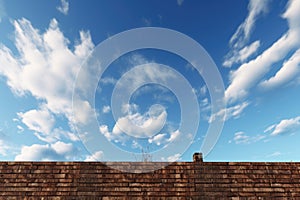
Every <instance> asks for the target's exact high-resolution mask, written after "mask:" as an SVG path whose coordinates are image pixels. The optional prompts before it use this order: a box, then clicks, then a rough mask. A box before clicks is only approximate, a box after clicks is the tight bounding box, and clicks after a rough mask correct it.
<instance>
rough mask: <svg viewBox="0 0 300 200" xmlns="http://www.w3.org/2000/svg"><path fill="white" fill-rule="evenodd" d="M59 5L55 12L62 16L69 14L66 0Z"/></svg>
mask: <svg viewBox="0 0 300 200" xmlns="http://www.w3.org/2000/svg"><path fill="white" fill-rule="evenodd" d="M60 3H61V5H59V6H57V7H56V8H57V10H58V11H59V12H61V13H62V14H64V15H67V14H68V12H69V2H68V1H67V0H60Z"/></svg>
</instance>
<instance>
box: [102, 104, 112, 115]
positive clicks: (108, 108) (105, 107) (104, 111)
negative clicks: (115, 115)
mask: <svg viewBox="0 0 300 200" xmlns="http://www.w3.org/2000/svg"><path fill="white" fill-rule="evenodd" d="M102 112H103V113H109V112H110V106H108V105H107V106H103V108H102Z"/></svg>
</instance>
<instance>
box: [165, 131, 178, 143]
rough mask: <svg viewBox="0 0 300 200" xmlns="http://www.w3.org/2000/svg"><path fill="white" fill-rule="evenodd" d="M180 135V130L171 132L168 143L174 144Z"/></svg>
mask: <svg viewBox="0 0 300 200" xmlns="http://www.w3.org/2000/svg"><path fill="white" fill-rule="evenodd" d="M179 135H180V131H179V130H176V131H174V132H171V133H170V138H169V139H168V140H167V141H168V142H174V141H175V140H177V139H178V137H179Z"/></svg>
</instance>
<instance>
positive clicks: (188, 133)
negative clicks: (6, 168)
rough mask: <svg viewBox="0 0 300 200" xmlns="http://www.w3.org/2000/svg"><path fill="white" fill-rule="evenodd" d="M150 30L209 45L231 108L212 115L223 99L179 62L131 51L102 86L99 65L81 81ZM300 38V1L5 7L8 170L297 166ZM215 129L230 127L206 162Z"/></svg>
mask: <svg viewBox="0 0 300 200" xmlns="http://www.w3.org/2000/svg"><path fill="white" fill-rule="evenodd" d="M142 27H160V28H166V29H169V30H174V31H177V32H178V33H182V34H184V35H186V36H187V37H190V38H192V39H193V40H194V41H195V42H197V43H198V44H200V45H201V46H202V47H203V48H204V49H205V50H206V52H207V53H208V54H209V56H210V57H211V58H212V60H213V61H214V63H215V65H216V69H217V71H218V74H219V75H220V77H221V78H222V84H223V85H224V91H222V94H223V98H222V99H220V101H222V102H223V103H224V102H226V107H224V108H220V109H219V110H212V107H213V106H212V93H214V92H215V91H212V90H211V88H210V87H208V85H207V84H208V82H207V79H206V78H205V77H203V76H202V75H203V74H202V73H201V72H200V73H199V72H198V71H197V70H196V69H195V64H194V63H191V62H189V61H188V60H186V59H184V58H182V57H180V56H178V55H176V54H175V53H174V52H168V51H164V50H159V49H149V48H145V49H139V50H134V51H131V52H128V53H125V54H124V55H121V56H119V57H117V58H115V60H114V61H113V62H112V63H111V64H110V65H109V66H108V67H107V68H106V70H105V71H103V73H102V76H101V77H97V76H96V75H99V73H98V71H97V70H101V69H102V68H103V69H104V67H103V66H102V65H101V64H99V66H97V67H98V68H97V69H95V71H93V68H91V70H90V71H89V73H84V72H86V71H84V70H83V66H88V64H87V63H88V62H89V61H90V60H92V59H91V55H92V56H93V55H94V54H93V52H95V51H94V49H95V48H96V49H97V47H98V46H99V44H101V42H103V41H109V38H110V37H113V36H114V35H115V34H118V33H121V32H123V31H127V30H131V29H135V28H142ZM299 35H300V2H299V1H298V0H276V1H275V0H248V1H246V0H245V1H235V0H226V1H221V0H210V1H208V0H203V1H190V0H177V1H176V0H167V1H163V2H162V1H139V0H133V1H130V2H129V1H121V0H119V1H118V0H114V1H68V0H61V1H59V0H56V1H43V2H41V1H38V0H28V1H26V2H25V1H21V2H20V1H16V0H10V1H5V0H0V95H1V98H0V160H67V161H73V160H80V161H85V160H87V161H88V160H89V161H91V160H100V161H105V160H133V161H138V160H141V159H143V158H142V157H143V156H142V155H141V154H140V153H141V152H146V153H147V154H149V155H150V156H153V157H152V159H153V160H159V161H173V160H183V161H189V160H191V158H192V154H193V153H194V152H199V151H205V160H206V161H220V160H221V161H291V160H292V161H299V153H300V149H299V145H298V142H299V141H300V106H299V102H300V93H299V89H300V37H299ZM143 37H144V39H145V40H147V39H149V38H151V37H150V35H147V34H145V35H143ZM130 42H132V43H134V42H135V41H134V39H133V41H130ZM162 42H163V41H162ZM117 45H120V44H117ZM175 46H177V47H181V46H182V48H183V47H184V46H185V43H180V41H178V42H175ZM116 53H118V52H116ZM101 56H103V55H99V57H101ZM99 62H101V58H100V59H99ZM101 67H102V68H101ZM203 67H204V68H205V67H206V68H209V67H211V66H203ZM209 79H217V77H214V76H213V77H210V78H209ZM144 82H147V84H143V83H144ZM92 85H96V89H95V90H91V88H92ZM177 87H179V88H180V89H179V90H172V88H177ZM185 87H189V89H186V88H185ZM74 91H81V92H83V91H84V92H86V93H91V97H92V98H89V101H88V100H85V99H83V98H81V96H80V97H79V96H78V97H77V96H76V95H77V94H75V95H74ZM114 92H115V93H114ZM75 93H76V92H75ZM114 95H116V96H115V97H114ZM122 95H124V96H122ZM126 95H127V96H129V97H130V98H129V99H128V101H127V102H126V101H125V99H124V98H122V97H125V96H126ZM127 96H126V97H127ZM114 98H115V103H116V104H114V105H117V106H114V105H112V103H114V100H113V99H114ZM193 98H194V99H193ZM91 102H94V105H93V104H92V103H91ZM118 103H119V104H118ZM192 103H197V104H192ZM189 104H191V105H189ZM74 105H75V106H74ZM195 105H196V107H195ZM192 106H194V107H192ZM185 108H186V109H190V110H189V111H195V113H197V115H194V114H193V113H194V112H186V113H188V114H187V115H185V114H184V113H185V112H184V111H183V110H181V109H185ZM191 109H192V110H191ZM197 110H199V113H198V112H197ZM92 118H94V119H96V120H97V124H96V125H97V127H96V129H92V128H91V129H89V127H90V123H91V122H90V120H91V119H92ZM182 120H183V121H182ZM215 121H221V122H222V123H224V126H223V128H222V130H221V131H220V133H219V134H220V137H219V138H218V140H217V141H216V144H215V145H214V146H213V148H212V150H211V151H206V150H205V149H202V147H203V146H202V145H203V143H205V137H206V136H207V135H209V134H208V129H209V127H210V125H212V124H214V122H215ZM183 124H185V125H186V127H188V128H185V126H184V125H183ZM194 126H197V130H196V131H193V130H192V128H191V129H189V127H194ZM89 131H92V133H91V132H89ZM207 137H209V136H207ZM187 144H188V145H187ZM111 149H115V150H113V151H112V150H111ZM120 152H126V156H125V154H124V155H123V154H122V153H120ZM160 152H163V153H160Z"/></svg>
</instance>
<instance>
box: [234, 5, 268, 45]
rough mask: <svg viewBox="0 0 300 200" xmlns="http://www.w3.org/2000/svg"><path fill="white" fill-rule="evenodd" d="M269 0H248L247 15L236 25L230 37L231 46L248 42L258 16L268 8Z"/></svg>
mask: <svg viewBox="0 0 300 200" xmlns="http://www.w3.org/2000/svg"><path fill="white" fill-rule="evenodd" d="M269 2H270V0H250V1H249V5H248V10H249V13H248V16H247V18H246V19H245V21H244V22H243V23H242V24H241V25H240V26H239V27H238V29H237V30H236V32H235V33H234V34H233V36H232V37H231V39H230V44H231V45H232V46H233V47H237V48H240V47H242V46H244V45H245V43H247V42H248V40H249V38H250V34H251V33H252V31H253V28H254V26H255V22H256V20H257V19H258V17H259V16H260V15H261V14H263V13H265V12H266V11H267V10H268V4H269Z"/></svg>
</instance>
